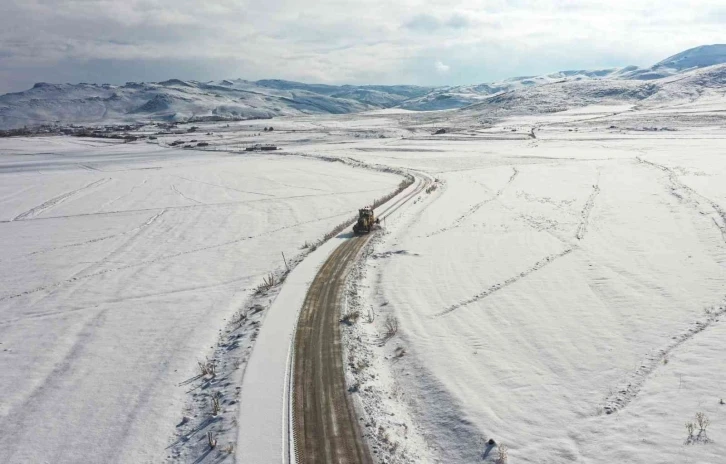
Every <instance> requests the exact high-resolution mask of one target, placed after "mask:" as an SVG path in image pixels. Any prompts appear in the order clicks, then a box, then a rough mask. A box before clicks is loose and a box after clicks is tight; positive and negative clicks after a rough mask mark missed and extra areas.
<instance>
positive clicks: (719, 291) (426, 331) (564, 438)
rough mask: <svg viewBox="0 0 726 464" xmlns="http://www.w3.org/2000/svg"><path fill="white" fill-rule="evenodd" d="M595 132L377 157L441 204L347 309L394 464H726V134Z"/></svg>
mask: <svg viewBox="0 0 726 464" xmlns="http://www.w3.org/2000/svg"><path fill="white" fill-rule="evenodd" d="M610 114H612V113H610ZM652 116H653V115H652V114H651V115H638V114H637V113H636V114H634V115H630V116H627V117H628V118H630V120H631V121H638V125H640V124H642V123H647V122H648V121H649V117H652ZM707 116H708V115H700V116H697V117H700V119H701V120H702V121H708V120H709V118H708V117H707ZM590 117H592V116H591V115H583V116H581V119H580V120H578V118H577V117H573V118H572V119H569V118H566V117H563V115H559V116H556V117H553V118H552V119H553V121H557V119H559V120H560V122H559V123H556V124H554V125H553V126H542V127H541V129H540V130H538V131H537V136H538V138H537V139H536V140H535V139H532V140H519V141H514V140H512V141H506V140H488V141H476V142H467V141H461V140H460V139H459V141H452V140H449V141H445V142H435V141H431V140H427V141H426V142H424V143H422V142H420V141H415V140H397V141H392V142H391V141H388V142H383V143H369V146H368V147H367V148H366V150H365V158H366V159H367V160H368V161H370V162H388V163H392V164H396V165H404V166H410V167H413V168H416V169H419V170H423V171H425V172H427V173H429V174H430V175H432V176H434V177H436V178H438V179H439V180H440V181H442V182H443V184H444V187H443V188H442V189H440V190H439V191H436V192H433V193H431V194H430V196H429V198H427V199H426V200H425V201H423V202H420V203H419V204H418V205H417V206H415V207H413V208H412V209H411V210H409V211H407V212H406V213H405V214H404V216H403V217H402V218H400V219H399V220H398V221H389V223H388V232H387V234H386V235H385V236H383V237H382V238H381V239H380V240H379V241H377V243H376V244H375V246H374V247H373V248H372V249H371V250H370V251H369V253H370V254H369V257H368V259H367V261H366V265H365V266H364V267H363V268H362V269H361V270H360V278H362V282H361V283H360V284H358V285H357V286H356V285H354V287H356V291H355V293H356V297H355V298H352V299H351V302H350V304H351V308H352V309H350V308H349V309H348V310H354V309H357V310H359V311H361V313H362V314H363V315H364V316H363V317H364V318H369V319H366V320H373V321H374V322H373V323H372V324H366V323H363V324H360V326H358V327H355V328H354V329H352V330H351V331H350V333H349V334H348V342H349V350H350V355H349V356H350V357H351V358H350V359H352V362H351V365H353V366H356V367H354V368H352V369H351V373H350V376H351V379H354V381H356V382H358V383H359V384H360V387H359V391H360V400H361V405H362V406H363V408H364V410H365V411H366V413H367V417H366V425H367V426H368V431H369V433H370V434H371V435H373V436H375V437H376V438H375V439H374V443H376V447H377V449H378V450H379V451H380V452H381V453H382V454H383V455H390V456H391V457H390V459H391V462H421V461H436V462H480V461H481V460H482V459H484V457H486V460H489V461H493V460H495V459H497V458H498V457H499V450H498V449H497V448H492V447H488V446H487V445H486V442H487V440H488V439H489V438H493V439H494V440H495V441H496V442H497V443H500V444H504V445H506V447H507V448H508V450H509V451H508V455H509V462H531V463H560V462H591V463H599V462H602V463H606V462H607V463H611V462H629V463H630V462H638V463H656V462H657V463H669V462H693V463H714V464H716V463H719V462H723V459H724V456H726V406H724V405H723V404H722V402H721V399H722V398H724V397H725V396H726V361H724V357H723V352H724V351H723V350H724V340H725V339H724V335H726V139H725V138H726V127H725V126H724V125H723V124H720V125H715V126H710V127H688V126H687V125H685V124H679V115H677V114H670V115H662V114H659V115H657V116H656V118H659V119H660V120H663V118H668V119H669V122H668V124H669V125H671V126H673V127H674V128H677V129H678V130H677V131H675V132H655V133H647V134H644V133H636V132H635V131H625V133H623V132H622V131H621V130H620V129H616V128H613V129H609V128H610V126H612V123H611V122H610V120H608V119H600V120H599V122H598V125H597V126H595V127H593V124H594V123H593V122H592V121H585V120H586V119H589V118H590ZM624 117H625V116H618V117H617V118H624ZM684 119H685V118H684ZM687 120H688V119H686V121H687ZM538 122H540V123H542V122H545V121H541V120H540V121H538ZM621 122H622V121H621ZM524 124H526V121H523V120H508V121H505V122H503V123H502V125H500V126H499V127H500V130H501V127H502V126H507V127H521V126H522V125H524ZM618 124H620V123H618ZM573 128H574V129H573ZM495 130H496V128H495ZM570 131H572V132H570ZM415 148H419V149H421V152H416V150H415ZM424 150H425V151H424ZM310 151H316V152H319V153H323V154H328V155H329V154H336V153H340V151H341V149H340V148H327V149H326V148H325V147H311V148H310ZM361 157H363V156H362V155H361ZM391 316H393V317H396V318H397V319H398V324H399V332H398V335H396V336H395V337H393V338H392V339H391V340H390V341H388V342H387V343H386V344H385V345H384V346H383V347H377V346H376V344H375V343H371V341H374V340H378V339H380V334H381V333H383V332H384V331H385V328H384V325H385V322H386V321H387V320H388V318H389V317H391ZM361 341H363V343H361ZM724 401H726V399H725V400H724ZM698 412H703V413H705V414H706V416H707V417H708V418H709V419H710V421H711V425H710V426H709V427H708V428H707V431H706V434H702V435H701V436H700V437H697V435H698V427H696V432H695V433H694V436H696V437H695V438H694V439H692V440H691V442H695V443H689V444H687V443H686V441H687V432H686V428H685V427H684V424H685V423H686V422H691V421H694V416H695V414H696V413H698ZM390 413H393V414H390ZM706 435H707V436H708V439H706V438H705V437H706ZM391 450H395V451H393V452H391Z"/></svg>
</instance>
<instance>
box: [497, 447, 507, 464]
mask: <svg viewBox="0 0 726 464" xmlns="http://www.w3.org/2000/svg"><path fill="white" fill-rule="evenodd" d="M508 451H509V449H508V448H507V447H506V446H504V445H499V456H497V460H496V461H494V462H496V464H507V462H508V459H509V454H508Z"/></svg>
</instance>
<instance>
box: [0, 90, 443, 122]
mask: <svg viewBox="0 0 726 464" xmlns="http://www.w3.org/2000/svg"><path fill="white" fill-rule="evenodd" d="M430 90H431V89H430V88H426V87H416V86H358V87H356V86H328V85H310V84H301V83H296V82H288V81H274V80H268V81H258V82H250V81H245V80H242V79H236V80H222V81H213V82H196V81H182V80H178V79H171V80H168V81H164V82H157V83H135V82H129V83H127V84H125V85H121V86H115V85H108V84H104V85H96V84H85V83H82V84H76V85H72V84H46V83H39V84H35V86H33V88H31V89H29V90H26V91H24V92H18V93H9V94H6V95H3V96H0V129H3V128H4V129H8V128H17V127H23V126H26V125H28V126H31V125H40V124H48V123H55V122H61V123H78V124H98V123H112V122H131V121H139V120H168V121H189V120H192V121H193V120H204V119H229V120H240V119H257V118H272V117H275V116H282V115H291V114H301V113H302V114H315V113H329V114H343V113H353V112H359V111H365V110H372V109H378V108H388V107H391V106H395V105H396V104H398V103H399V102H401V101H404V100H406V99H408V98H411V97H412V96H418V95H422V94H425V93H427V92H428V91H430Z"/></svg>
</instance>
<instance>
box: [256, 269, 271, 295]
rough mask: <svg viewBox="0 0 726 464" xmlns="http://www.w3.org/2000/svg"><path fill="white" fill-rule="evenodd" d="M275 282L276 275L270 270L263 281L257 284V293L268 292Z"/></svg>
mask: <svg viewBox="0 0 726 464" xmlns="http://www.w3.org/2000/svg"><path fill="white" fill-rule="evenodd" d="M275 283H276V281H275V275H274V274H273V273H272V272H270V274H269V275H268V276H267V277H265V278H264V279H262V283H261V284H260V285H258V286H257V292H256V293H257V294H260V293H262V292H266V291H267V290H269V289H271V288H272V287H274V286H275Z"/></svg>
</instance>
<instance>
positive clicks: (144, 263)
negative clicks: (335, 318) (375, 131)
mask: <svg viewBox="0 0 726 464" xmlns="http://www.w3.org/2000/svg"><path fill="white" fill-rule="evenodd" d="M165 212H166V210H164V211H162V212H160V213H159V214H157V215H156V216H154V217H152V218H151V219H149V221H147V222H146V223H145V226H149V225H151V224H152V223H153V222H154V221H156V219H157V218H159V216H161V215H162V214H164V213H165ZM348 214H350V212H349V211H346V212H345V213H340V214H335V215H332V216H327V217H323V218H317V219H311V220H309V221H302V222H298V223H295V224H291V225H289V226H284V227H280V228H277V229H274V230H271V231H265V232H262V233H260V234H257V235H250V236H246V237H240V238H237V239H234V240H230V241H227V242H222V243H218V244H215V245H208V246H204V247H200V248H195V249H192V250H187V251H180V252H178V253H172V254H169V255H164V256H160V257H158V258H155V259H149V260H145V261H140V262H136V263H131V264H126V265H123V266H118V267H114V268H109V269H104V270H101V271H96V272H92V273H90V274H84V275H76V276H74V277H71V278H69V279H65V280H62V281H60V282H56V283H53V284H50V285H45V286H41V287H36V288H34V289H31V290H26V291H24V292H20V293H16V294H13V295H7V296H3V297H0V301H5V300H12V299H15V298H19V297H22V296H27V295H31V294H34V293H38V292H41V291H44V290H52V289H56V288H59V287H61V286H63V285H66V284H70V283H74V282H77V281H79V280H85V279H88V278H91V277H98V276H101V275H104V274H108V273H110V272H117V271H123V270H126V269H132V268H135V267H139V266H148V265H151V264H155V263H158V262H161V261H167V260H170V259H174V258H178V257H180V256H184V255H189V254H193V253H199V252H203V251H208V250H212V249H215V248H222V247H225V246H230V245H234V244H237V243H240V242H244V241H246V240H252V239H255V238H259V237H262V236H265V235H269V234H274V233H277V232H280V231H283V230H286V229H292V228H295V227H298V226H301V225H305V224H310V223H313V222H318V221H324V220H326V219H332V218H336V217H340V216H347V215H348ZM114 253H115V252H114ZM114 253H112V254H111V255H113V254H114ZM111 255H109V256H107V257H106V258H104V259H103V260H101V261H99V262H98V263H97V264H96V265H94V266H91V267H98V266H100V265H102V264H103V263H105V262H106V261H108V259H109V258H110V256H111Z"/></svg>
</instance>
